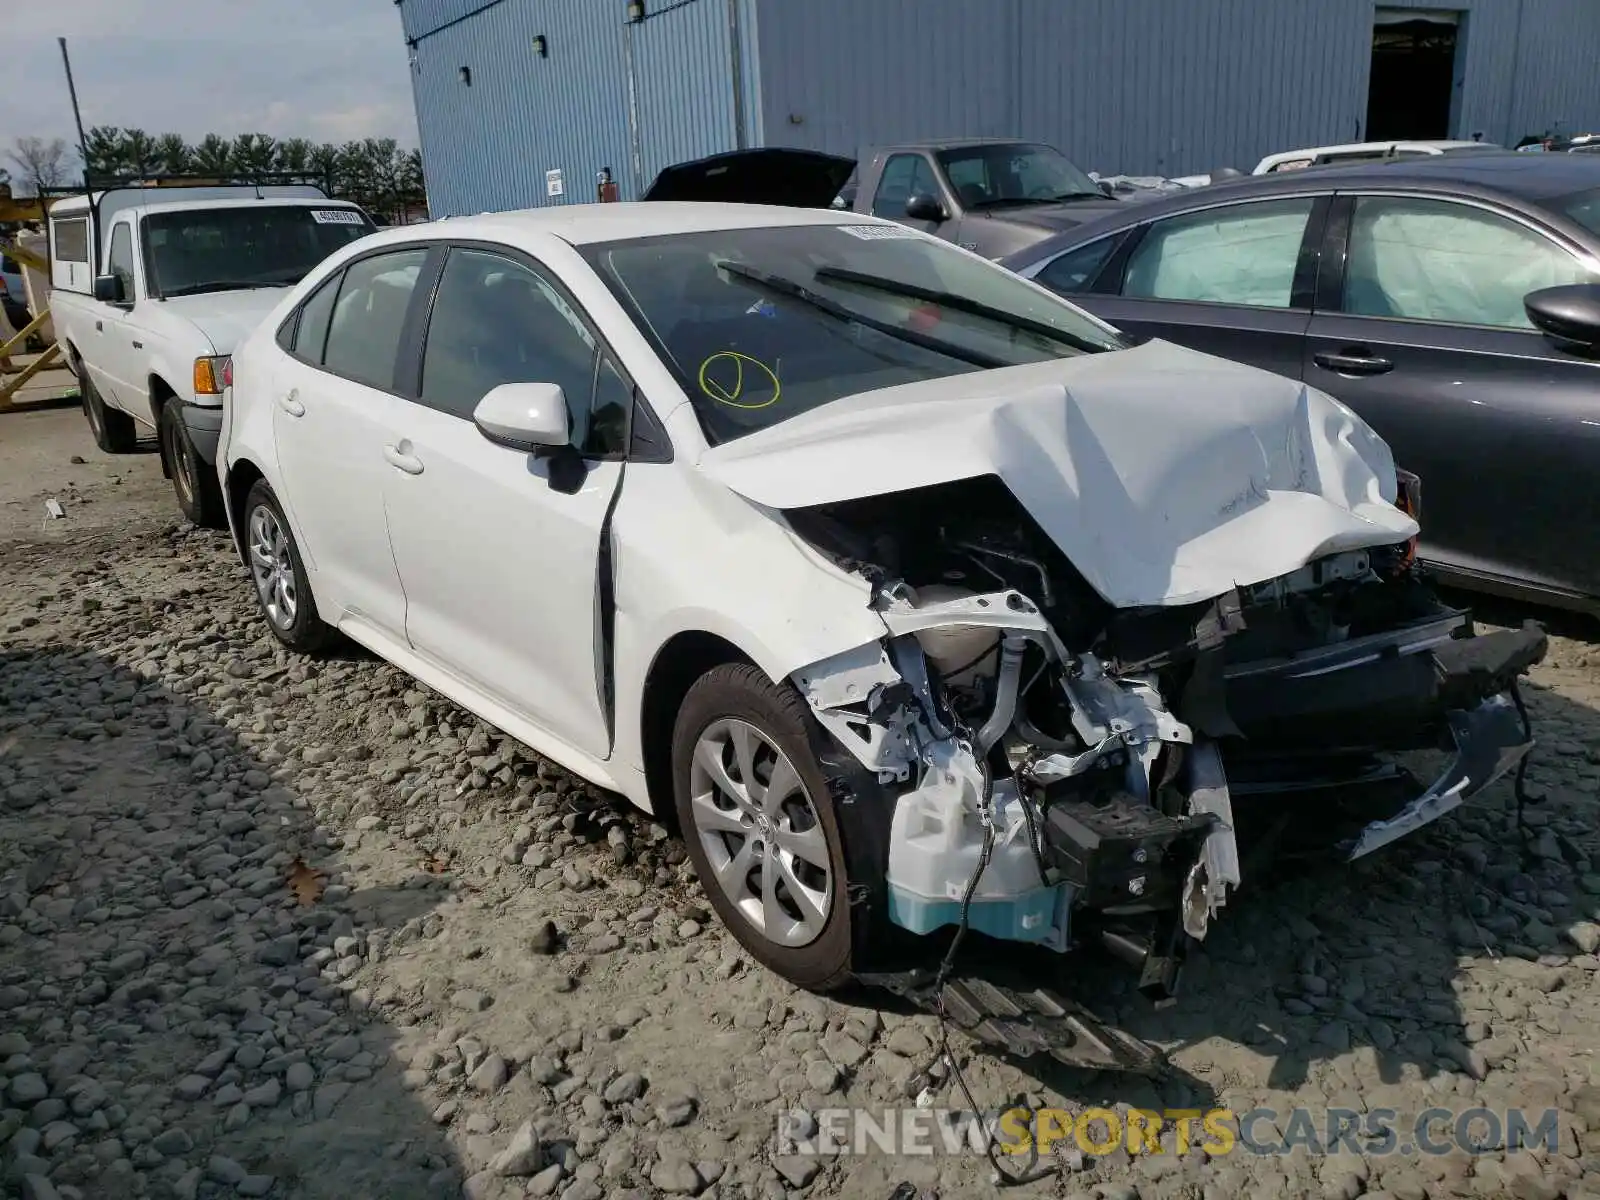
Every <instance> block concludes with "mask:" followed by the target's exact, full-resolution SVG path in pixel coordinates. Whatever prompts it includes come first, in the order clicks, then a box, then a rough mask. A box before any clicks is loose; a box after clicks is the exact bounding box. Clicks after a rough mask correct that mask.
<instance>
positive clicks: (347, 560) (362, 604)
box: [271, 247, 428, 642]
mask: <svg viewBox="0 0 1600 1200" xmlns="http://www.w3.org/2000/svg"><path fill="white" fill-rule="evenodd" d="M427 254H428V250H427V248H426V247H410V248H407V249H404V250H392V251H388V252H385V253H379V254H371V255H368V256H366V257H363V258H358V259H356V260H355V261H354V262H352V263H350V264H349V265H348V266H347V267H345V268H344V270H342V271H340V272H338V273H336V274H335V275H333V276H332V277H331V278H329V279H328V280H327V281H326V282H325V283H323V285H322V286H321V287H319V288H318V289H317V290H316V291H314V292H313V293H312V294H311V295H310V296H309V297H308V298H307V299H306V300H305V302H304V303H303V304H302V305H301V306H300V308H299V310H298V313H297V316H296V318H295V320H294V323H293V325H292V326H289V327H287V328H286V329H285V330H283V331H280V335H279V336H280V339H287V340H288V343H289V347H290V352H289V353H287V354H284V355H281V356H279V358H278V365H277V367H276V368H275V375H276V378H274V379H273V380H272V382H271V386H272V388H273V393H274V400H275V402H276V405H277V407H276V409H275V410H274V412H273V440H274V443H275V444H276V447H277V453H278V478H279V481H280V482H281V484H282V488H281V491H280V494H279V500H280V501H281V502H282V503H283V504H284V506H285V508H286V509H287V510H288V515H289V518H290V520H292V521H293V522H294V525H295V529H296V531H297V536H298V540H299V543H300V547H301V551H302V553H304V554H305V555H307V556H308V557H309V558H310V559H311V560H312V565H313V568H314V569H315V570H316V572H317V575H318V586H317V602H318V605H319V606H320V607H321V609H322V618H323V619H324V620H325V621H328V622H329V623H330V624H334V625H340V624H341V623H343V622H346V621H353V622H356V623H357V624H364V625H367V626H370V627H372V628H373V629H375V630H377V631H378V632H379V633H381V634H382V635H383V636H385V637H388V638H393V639H394V640H396V641H400V642H403V641H404V639H405V595H404V593H403V592H402V590H401V587H400V575H399V572H398V571H397V570H396V568H395V562H394V555H393V553H392V552H391V550H390V548H389V533H388V527H387V522H386V520H385V516H384V509H383V487H384V484H385V482H386V480H387V477H388V474H389V472H390V470H391V468H390V467H389V465H388V461H387V460H386V458H385V453H386V447H388V446H390V445H391V444H392V443H393V442H394V441H395V435H394V432H393V428H394V423H395V415H396V414H395V406H396V405H397V404H399V403H400V402H399V401H398V400H397V399H395V397H394V394H393V393H394V386H395V382H394V381H395V367H396V362H397V360H398V358H399V348H400V344H401V333H402V330H403V329H404V328H405V322H406V316H407V313H408V311H409V308H410V305H411V302H412V299H413V296H414V294H415V289H416V283H417V279H418V278H419V276H420V275H421V272H422V268H423V266H424V262H425V260H426V258H427ZM279 344H280V346H281V345H283V340H280V343H279Z"/></svg>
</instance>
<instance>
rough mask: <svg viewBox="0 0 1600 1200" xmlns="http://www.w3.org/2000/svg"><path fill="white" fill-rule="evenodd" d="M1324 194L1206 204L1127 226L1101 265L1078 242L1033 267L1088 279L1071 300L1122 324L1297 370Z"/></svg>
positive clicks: (1294, 374)
mask: <svg viewBox="0 0 1600 1200" xmlns="http://www.w3.org/2000/svg"><path fill="white" fill-rule="evenodd" d="M1328 203H1329V198H1328V197H1327V196H1316V195H1302V196H1286V197H1269V198H1265V199H1256V200H1244V201H1238V202H1235V203H1231V204H1220V205H1219V204H1211V205H1207V206H1205V207H1203V208H1198V209H1192V210H1189V211H1187V212H1179V213H1175V214H1172V215H1170V216H1164V217H1162V218H1160V219H1158V220H1155V221H1151V222H1149V223H1147V224H1144V225H1140V226H1137V227H1135V228H1134V229H1132V230H1131V231H1129V233H1128V234H1127V235H1126V236H1125V237H1122V238H1121V240H1120V241H1119V242H1118V243H1117V244H1116V247H1115V252H1114V253H1110V254H1109V255H1108V261H1107V262H1106V263H1105V265H1104V266H1103V267H1101V268H1098V269H1096V270H1093V271H1090V270H1089V269H1088V268H1090V267H1092V266H1093V265H1094V264H1093V255H1092V254H1091V253H1089V252H1088V250H1089V248H1088V247H1087V246H1084V247H1079V248H1078V250H1082V251H1085V253H1084V254H1078V253H1077V251H1070V252H1069V253H1072V254H1074V255H1075V258H1074V259H1072V260H1068V262H1067V263H1064V264H1059V265H1058V261H1057V260H1055V259H1052V260H1050V261H1048V262H1046V263H1044V264H1042V265H1041V266H1040V267H1039V268H1038V269H1037V271H1036V274H1037V275H1038V277H1039V282H1040V283H1043V284H1045V285H1046V286H1047V287H1050V286H1053V287H1055V288H1056V289H1057V290H1061V291H1063V292H1065V290H1066V287H1067V286H1070V284H1069V281H1070V280H1072V279H1074V278H1080V279H1081V278H1083V277H1085V276H1088V277H1090V278H1092V280H1093V282H1092V283H1091V284H1090V285H1089V286H1088V287H1087V290H1085V291H1082V292H1080V293H1079V294H1076V295H1072V296H1071V298H1072V300H1073V301H1074V302H1075V303H1078V304H1081V305H1082V306H1083V307H1084V308H1087V309H1088V310H1089V311H1091V312H1093V313H1094V314H1095V315H1096V316H1099V317H1101V318H1103V319H1105V320H1106V321H1109V322H1110V323H1111V324H1113V325H1115V326H1116V327H1117V328H1119V329H1122V330H1125V331H1126V332H1128V333H1132V334H1142V335H1144V336H1147V337H1158V338H1164V339H1165V340H1167V341H1171V342H1176V343H1178V344H1179V345H1183V346H1189V347H1191V348H1192V349H1195V350H1202V351H1204V352H1206V353H1207V354H1215V355H1218V356H1220V357H1222V358H1231V359H1234V360H1236V361H1238V362H1243V363H1249V364H1250V365H1252V366H1256V367H1261V368H1263V369H1265V370H1268V371H1275V372H1277V373H1278V374H1280V375H1287V376H1289V377H1290V378H1291V379H1298V378H1299V377H1300V371H1301V358H1302V351H1303V339H1304V337H1305V331H1306V327H1307V326H1308V325H1309V324H1310V321H1311V297H1312V288H1313V286H1314V284H1315V280H1316V256H1317V251H1318V238H1319V236H1320V234H1321V229H1322V219H1323V215H1324V213H1325V212H1326V209H1327V206H1328ZM1100 249H1102V247H1101V246H1098V245H1097V246H1096V252H1098V251H1099V250H1100ZM1062 257H1065V256H1062Z"/></svg>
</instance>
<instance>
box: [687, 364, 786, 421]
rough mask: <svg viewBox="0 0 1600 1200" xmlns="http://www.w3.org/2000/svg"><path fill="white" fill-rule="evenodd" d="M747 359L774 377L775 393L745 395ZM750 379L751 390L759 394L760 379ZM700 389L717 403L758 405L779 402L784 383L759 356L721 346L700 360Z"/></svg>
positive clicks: (761, 372) (763, 406)
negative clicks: (763, 395)
mask: <svg viewBox="0 0 1600 1200" xmlns="http://www.w3.org/2000/svg"><path fill="white" fill-rule="evenodd" d="M747 363H748V364H749V365H750V367H751V368H753V370H754V371H755V372H758V373H759V374H760V375H764V376H766V377H767V379H768V380H770V381H771V383H772V395H770V396H767V397H764V398H762V399H756V400H746V399H744V395H745V386H746V380H745V365H746V364H747ZM750 383H751V389H750V390H751V391H752V392H753V393H755V394H756V395H759V394H760V393H759V389H760V387H761V386H762V385H761V381H760V379H759V378H756V379H753V380H751V381H750ZM700 390H701V391H702V392H704V393H705V394H706V395H707V396H710V397H711V399H713V400H715V401H716V402H717V403H718V404H726V405H727V406H728V407H729V408H743V409H757V408H768V407H770V406H772V405H774V404H776V403H777V402H778V397H780V396H782V395H783V384H782V383H781V382H780V381H779V379H778V373H777V372H776V371H774V370H773V369H772V368H771V367H769V366H767V364H766V363H764V362H762V361H761V360H760V359H759V358H751V357H750V356H749V355H748V354H741V353H739V351H737V350H719V351H718V352H717V353H715V354H713V355H711V356H710V357H709V358H707V359H706V360H705V362H703V363H701V364H700Z"/></svg>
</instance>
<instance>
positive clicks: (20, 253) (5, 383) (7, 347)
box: [0, 201, 61, 412]
mask: <svg viewBox="0 0 1600 1200" xmlns="http://www.w3.org/2000/svg"><path fill="white" fill-rule="evenodd" d="M0 203H23V202H22V201H9V202H0ZM4 211H5V210H4V209H3V208H0V213H3V212H4ZM30 219H31V218H30ZM6 257H8V258H14V259H16V260H17V261H18V262H19V263H21V264H22V265H23V266H25V267H32V268H33V269H34V270H36V271H45V272H48V271H49V269H50V267H49V264H48V263H46V262H45V261H44V260H43V259H41V258H40V257H39V256H38V255H36V254H33V253H31V252H30V251H27V250H23V249H22V248H21V247H17V246H9V247H7V248H6ZM49 317H50V310H49V309H48V308H47V309H45V310H44V311H43V312H41V313H39V315H38V316H36V317H34V319H33V320H31V321H29V322H28V323H27V324H26V325H24V326H23V327H22V328H21V329H20V330H18V331H17V335H16V336H15V337H14V338H12V339H11V340H10V341H9V342H6V343H5V344H4V345H0V364H4V363H7V362H9V361H10V357H11V351H12V350H13V349H16V348H17V347H19V346H26V345H27V344H28V335H29V334H31V333H32V332H33V331H34V330H36V329H38V328H39V327H40V326H41V325H43V324H44V323H45V321H47V320H48V319H49ZM60 357H61V347H60V345H58V344H57V343H54V342H52V343H51V344H50V345H49V346H46V347H45V349H44V353H42V354H40V355H39V357H37V358H35V359H34V360H33V361H32V362H31V363H29V364H28V365H27V366H26V367H24V368H22V370H21V372H20V373H18V374H16V375H0V412H7V411H9V410H10V409H13V408H15V407H16V402H15V400H14V399H13V397H14V396H15V395H16V394H17V392H18V391H20V390H21V389H22V385H23V384H25V383H27V382H28V380H30V379H32V378H33V377H34V376H35V375H37V374H38V373H39V372H40V371H42V370H44V369H45V368H46V367H48V366H49V365H50V364H51V363H53V362H55V361H56V359H58V358H60Z"/></svg>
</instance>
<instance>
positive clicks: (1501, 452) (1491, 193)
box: [1002, 153, 1600, 613]
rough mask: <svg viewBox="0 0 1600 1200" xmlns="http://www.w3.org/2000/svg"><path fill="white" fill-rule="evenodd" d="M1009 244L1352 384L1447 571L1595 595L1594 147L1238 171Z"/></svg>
mask: <svg viewBox="0 0 1600 1200" xmlns="http://www.w3.org/2000/svg"><path fill="white" fill-rule="evenodd" d="M1002 261H1003V262H1004V264H1005V265H1006V266H1008V267H1010V268H1012V269H1013V270H1016V271H1018V272H1020V273H1021V274H1023V275H1026V276H1030V277H1033V278H1036V279H1037V280H1038V281H1039V282H1040V283H1042V284H1044V285H1046V286H1048V287H1050V288H1051V289H1053V290H1055V291H1057V292H1060V293H1062V294H1064V295H1069V296H1070V297H1071V298H1072V299H1073V300H1074V301H1075V302H1077V303H1079V304H1081V305H1082V306H1083V307H1084V308H1087V309H1089V310H1090V311H1092V312H1094V313H1095V314H1097V315H1099V316H1100V317H1102V318H1104V319H1105V320H1107V321H1109V322H1111V323H1112V324H1114V325H1116V326H1117V327H1118V328H1120V329H1122V330H1124V331H1126V332H1128V333H1130V334H1135V335H1147V336H1153V337H1160V338H1165V339H1167V340H1170V341H1173V342H1178V343H1182V344H1184V345H1187V346H1191V347H1193V348H1195V349H1198V350H1204V351H1208V352H1210V353H1213V354H1217V355H1220V356H1223V357H1226V358H1232V359H1236V360H1239V361H1241V362H1246V363H1251V364H1254V365H1256V366H1260V367H1264V368H1266V369H1267V370H1271V371H1275V372H1278V373H1279V374H1283V375H1288V376H1290V377H1292V378H1296V379H1303V380H1304V381H1305V382H1306V383H1308V384H1311V385H1313V386H1315V387H1317V388H1320V389H1321V390H1323V391H1325V392H1328V393H1330V394H1332V395H1333V396H1335V397H1337V398H1338V399H1340V400H1342V401H1344V402H1345V403H1347V404H1348V405H1349V406H1350V407H1351V408H1353V409H1355V410H1356V412H1358V413H1359V414H1360V415H1361V416H1362V417H1364V418H1365V419H1366V420H1367V421H1368V422H1369V423H1370V424H1371V425H1372V426H1374V427H1375V428H1376V429H1377V431H1378V432H1379V433H1380V434H1381V435H1382V436H1383V437H1384V438H1385V439H1386V440H1387V441H1388V442H1389V444H1390V446H1391V447H1392V449H1393V450H1394V455H1395V460H1396V462H1397V463H1398V464H1399V465H1400V466H1401V467H1403V468H1405V469H1407V470H1409V471H1412V472H1414V473H1416V474H1417V475H1420V476H1421V478H1422V496H1423V502H1424V503H1423V507H1424V513H1423V519H1422V525H1423V541H1422V552H1423V556H1424V558H1425V559H1426V560H1427V561H1429V562H1430V563H1431V564H1432V565H1433V566H1434V567H1435V569H1436V570H1437V571H1438V572H1439V573H1440V574H1441V575H1442V576H1444V577H1445V578H1447V579H1449V580H1451V581H1452V582H1456V583H1460V584H1462V585H1465V586H1469V587H1475V588H1478V589H1480V590H1484V591H1491V592H1500V593H1504V594H1510V595H1518V596H1524V597H1527V598H1534V599H1539V600H1543V601H1545V602H1549V603H1554V604H1559V605H1562V606H1567V607H1574V608H1580V609H1586V610H1588V611H1590V612H1595V613H1600V553H1597V552H1596V545H1597V544H1600V542H1597V539H1600V158H1594V157H1589V156H1585V155H1569V154H1560V155H1554V154H1550V155H1511V154H1492V153H1491V154H1484V155H1482V156H1479V155H1447V156H1440V157H1436V158H1428V159H1416V160H1409V161H1408V160H1399V161H1393V162H1389V163H1384V164H1362V165H1358V166H1336V167H1327V168H1313V169H1309V170H1305V171H1297V172H1294V173H1292V174H1290V175H1288V176H1265V177H1258V178H1252V179H1249V180H1245V181H1241V182H1237V183H1224V184H1218V185H1215V186H1213V187H1210V188H1205V189H1200V190H1198V191H1195V192H1192V193H1189V194H1184V195H1178V196H1174V197H1171V198H1160V199H1155V200H1152V201H1150V202H1148V203H1146V204H1141V205H1139V206H1138V207H1137V208H1128V209H1126V210H1124V211H1123V212H1121V213H1119V214H1118V215H1117V216H1115V217H1112V218H1108V219H1104V220H1100V221H1096V222H1094V223H1092V224H1088V225H1084V226H1080V227H1079V228H1077V229H1074V230H1071V231H1069V232H1067V233H1064V234H1061V235H1059V236H1057V237H1053V238H1050V239H1048V240H1046V241H1043V242H1040V243H1039V244H1037V245H1035V246H1032V247H1029V248H1028V249H1026V250H1023V251H1021V252H1019V253H1017V254H1014V255H1011V256H1009V257H1008V258H1006V259H1004V260H1002ZM1552 288H1555V289H1558V290H1555V291H1549V290H1548V289H1552ZM1533 293H1543V294H1541V295H1538V296H1535V298H1534V299H1533V300H1532V301H1531V302H1529V301H1528V297H1529V296H1530V294H1533ZM1174 387H1175V388H1177V389H1180V390H1181V388H1182V381H1181V380H1175V381H1174Z"/></svg>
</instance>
